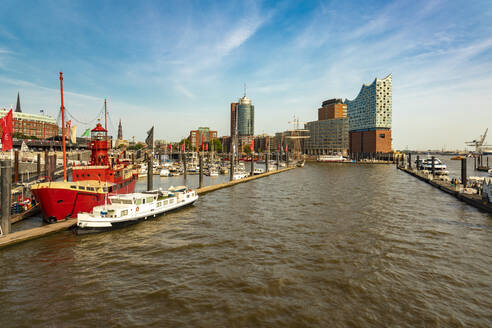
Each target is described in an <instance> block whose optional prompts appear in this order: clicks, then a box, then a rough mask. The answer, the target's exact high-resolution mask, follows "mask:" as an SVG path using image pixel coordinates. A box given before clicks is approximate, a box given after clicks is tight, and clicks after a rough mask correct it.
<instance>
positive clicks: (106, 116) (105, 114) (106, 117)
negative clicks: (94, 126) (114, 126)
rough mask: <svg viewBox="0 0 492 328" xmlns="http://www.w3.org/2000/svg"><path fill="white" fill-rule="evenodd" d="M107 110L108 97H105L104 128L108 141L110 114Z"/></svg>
mask: <svg viewBox="0 0 492 328" xmlns="http://www.w3.org/2000/svg"><path fill="white" fill-rule="evenodd" d="M107 113H108V112H107V110H106V98H104V129H105V130H106V142H107V141H108V114H107Z"/></svg>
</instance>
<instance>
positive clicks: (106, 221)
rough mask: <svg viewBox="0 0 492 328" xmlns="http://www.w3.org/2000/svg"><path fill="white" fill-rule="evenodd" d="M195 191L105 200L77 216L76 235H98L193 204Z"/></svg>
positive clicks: (156, 192)
mask: <svg viewBox="0 0 492 328" xmlns="http://www.w3.org/2000/svg"><path fill="white" fill-rule="evenodd" d="M197 199H198V194H197V193H196V191H194V190H191V189H188V188H187V187H186V186H180V187H176V188H173V187H171V188H169V190H168V191H161V190H153V191H147V192H141V193H130V194H124V195H115V196H109V202H110V204H104V205H99V206H96V207H94V208H93V209H92V211H91V212H90V213H79V214H78V215H77V233H78V234H80V233H86V232H101V231H107V230H112V229H115V228H119V227H123V226H127V225H130V224H134V223H137V222H139V221H141V220H146V219H148V218H152V217H156V216H157V215H160V214H162V213H165V212H169V211H172V210H176V209H178V208H181V207H184V206H188V205H191V204H193V203H194V202H195V201H196V200H197Z"/></svg>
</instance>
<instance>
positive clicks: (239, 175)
mask: <svg viewBox="0 0 492 328" xmlns="http://www.w3.org/2000/svg"><path fill="white" fill-rule="evenodd" d="M247 176H248V173H246V172H244V171H236V172H234V174H233V175H232V180H239V179H244V178H246V177H247Z"/></svg>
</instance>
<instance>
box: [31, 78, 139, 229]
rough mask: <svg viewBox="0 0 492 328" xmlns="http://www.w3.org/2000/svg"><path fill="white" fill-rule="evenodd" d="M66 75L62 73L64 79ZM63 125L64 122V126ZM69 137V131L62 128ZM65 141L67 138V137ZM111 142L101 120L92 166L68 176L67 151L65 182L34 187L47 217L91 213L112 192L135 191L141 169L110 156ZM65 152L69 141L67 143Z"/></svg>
mask: <svg viewBox="0 0 492 328" xmlns="http://www.w3.org/2000/svg"><path fill="white" fill-rule="evenodd" d="M61 81H62V76H61V73H60V82H61ZM61 90H62V107H61V108H62V124H64V123H63V121H64V118H63V116H64V115H63V109H64V108H63V84H61ZM62 127H63V125H62ZM62 135H63V136H65V132H64V131H62ZM63 141H65V138H63ZM110 145H111V142H110V140H109V139H108V136H107V129H105V128H103V127H102V126H101V124H100V123H98V124H97V126H96V127H95V128H94V129H92V131H91V140H90V145H89V146H90V149H91V152H92V153H91V159H90V163H89V164H88V165H83V166H74V167H73V170H72V181H67V178H66V157H65V154H64V156H63V157H64V169H65V174H64V181H52V182H42V183H38V184H35V185H33V186H32V187H31V191H32V193H33V195H34V197H35V198H36V200H37V201H38V202H39V203H40V205H41V210H42V212H43V218H44V219H45V220H46V221H48V222H56V221H60V220H65V219H67V218H74V217H76V216H77V214H78V213H79V212H90V211H91V210H92V208H93V207H94V206H96V205H103V204H104V203H105V202H106V201H107V197H108V195H111V194H126V193H132V192H134V190H135V184H136V182H137V180H138V171H137V170H136V168H135V167H134V166H133V165H132V164H131V163H130V162H129V161H127V160H120V156H121V154H120V156H118V158H116V159H114V158H111V159H110V158H109V156H108V150H109V148H110ZM63 146H64V147H63V150H64V153H65V142H63Z"/></svg>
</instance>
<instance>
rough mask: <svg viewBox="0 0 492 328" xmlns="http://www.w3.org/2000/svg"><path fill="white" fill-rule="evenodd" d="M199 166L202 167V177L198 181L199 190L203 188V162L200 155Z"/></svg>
mask: <svg viewBox="0 0 492 328" xmlns="http://www.w3.org/2000/svg"><path fill="white" fill-rule="evenodd" d="M198 165H200V177H199V179H198V185H199V187H198V188H202V187H203V160H202V155H201V154H199V155H198Z"/></svg>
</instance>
